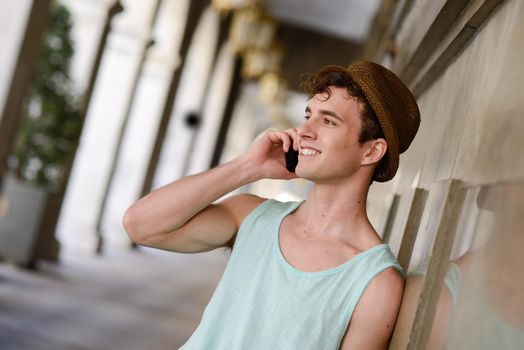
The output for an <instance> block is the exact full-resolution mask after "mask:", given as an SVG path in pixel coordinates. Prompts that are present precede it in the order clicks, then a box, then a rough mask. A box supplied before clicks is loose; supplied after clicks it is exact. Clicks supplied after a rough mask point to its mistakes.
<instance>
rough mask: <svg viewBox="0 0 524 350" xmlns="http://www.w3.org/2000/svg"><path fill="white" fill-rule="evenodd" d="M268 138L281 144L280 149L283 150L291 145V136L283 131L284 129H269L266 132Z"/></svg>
mask: <svg viewBox="0 0 524 350" xmlns="http://www.w3.org/2000/svg"><path fill="white" fill-rule="evenodd" d="M268 137H269V140H270V141H271V143H273V144H279V143H281V144H282V149H283V150H284V152H287V151H288V150H289V147H290V146H291V138H290V136H289V135H288V134H287V133H286V132H284V131H270V132H269V133H268Z"/></svg>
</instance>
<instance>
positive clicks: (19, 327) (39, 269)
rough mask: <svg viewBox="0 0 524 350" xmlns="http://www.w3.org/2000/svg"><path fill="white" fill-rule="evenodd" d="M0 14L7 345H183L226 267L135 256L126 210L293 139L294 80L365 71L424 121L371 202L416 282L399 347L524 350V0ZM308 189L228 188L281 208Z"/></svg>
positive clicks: (3, 341) (75, 5)
mask: <svg viewBox="0 0 524 350" xmlns="http://www.w3.org/2000/svg"><path fill="white" fill-rule="evenodd" d="M0 10H1V11H0V43H1V44H0V45H1V46H0V67H2V68H1V74H0V113H1V114H0V195H1V196H0V259H1V260H0V349H17V350H18V349H145V348H148V349H168V348H169V349H172V348H178V347H179V346H181V345H182V344H183V343H184V342H185V340H186V339H187V338H188V337H189V336H190V335H191V333H192V331H193V330H194V329H195V328H196V326H197V324H198V322H199V320H200V317H201V314H202V311H203V309H204V307H205V305H206V304H207V302H208V300H209V298H210V297H211V295H212V292H213V290H214V288H215V286H216V284H217V282H218V280H219V279H220V276H221V274H222V271H223V269H224V266H225V265H226V263H227V259H228V254H227V253H226V252H225V251H222V250H217V251H213V252H210V253H205V254H196V255H183V254H174V253H167V252H161V251H157V250H151V249H144V248H140V247H136V246H134V245H133V244H132V243H131V242H130V241H129V239H128V237H127V235H126V233H125V231H124V229H123V227H122V216H123V214H124V212H125V210H126V209H127V208H128V207H129V206H130V205H131V204H132V203H133V202H134V201H136V200H137V199H138V198H140V197H142V196H143V195H145V194H147V193H149V192H150V191H152V190H154V189H156V188H158V187H160V186H163V185H165V184H167V183H169V182H171V181H174V180H176V179H178V178H181V177H183V176H186V175H190V174H194V173H197V172H201V171H204V170H207V169H209V168H211V167H214V166H216V165H218V164H220V163H223V162H226V161H228V160H230V159H232V158H234V157H235V156H237V155H239V154H241V153H243V152H244V151H246V150H247V149H248V147H249V146H250V145H251V143H252V142H253V140H254V139H255V138H256V137H257V136H258V135H259V134H260V133H261V132H263V131H264V130H266V129H268V128H279V129H283V128H288V127H291V126H296V125H298V124H300V123H301V122H302V121H303V113H304V108H305V106H306V104H307V96H306V95H305V94H303V93H302V92H301V91H300V88H299V84H300V82H301V81H302V80H303V79H304V77H306V76H307V74H308V73H314V72H316V71H317V70H318V69H319V68H320V67H322V66H323V65H326V64H339V65H344V66H348V65H350V64H351V63H352V62H354V61H356V60H359V59H367V60H372V61H376V62H378V63H381V64H383V65H384V66H386V67H388V68H389V69H391V70H392V71H394V72H395V73H396V74H397V75H398V76H399V77H401V79H402V80H403V81H404V82H405V83H406V84H407V85H408V86H409V87H410V89H411V90H412V91H413V93H414V94H415V96H416V98H417V100H418V103H419V107H420V110H421V118H422V122H421V125H420V129H419V132H418V134H417V136H416V138H415V140H414V141H413V143H412V145H411V147H410V148H409V150H408V151H406V152H405V153H404V154H403V155H402V156H401V160H400V168H399V171H398V173H397V175H396V177H395V178H394V179H393V180H391V181H389V182H387V183H381V184H379V183H375V184H373V185H372V186H371V188H370V193H369V198H368V208H367V209H368V215H369V217H370V220H371V221H372V224H373V225H374V227H375V228H376V230H377V232H379V234H380V235H381V237H382V238H383V240H384V241H385V242H387V243H389V244H390V246H391V248H392V250H393V252H394V253H395V254H396V255H397V257H398V259H399V261H400V263H401V264H402V266H403V267H404V268H405V270H406V271H407V272H409V276H408V283H407V286H406V294H405V298H404V301H403V306H402V310H401V315H400V316H399V322H398V323H397V328H396V329H395V333H394V336H393V339H392V345H391V348H393V349H405V348H409V349H423V348H426V347H427V348H442V347H446V346H447V347H448V348H450V349H452V348H468V349H469V348H472V349H473V348H475V349H478V348H486V349H488V348H493V347H492V346H493V345H492V343H490V341H491V340H495V339H501V338H500V334H504V335H505V336H504V337H503V338H504V339H507V341H505V342H502V343H501V342H499V343H497V344H498V345H497V346H498V348H503V349H516V348H522V347H524V316H522V315H524V297H522V295H524V277H522V276H523V275H522V272H521V271H523V270H524V260H523V259H522V258H520V256H521V254H520V251H521V250H522V249H524V246H523V243H524V242H523V240H522V237H523V232H522V227H523V226H524V225H523V223H522V218H523V217H524V212H523V206H522V203H523V202H522V198H523V197H522V196H521V195H519V194H522V193H524V192H523V190H522V189H523V188H524V157H523V156H522V151H523V150H524V138H522V135H523V134H524V113H523V112H524V103H523V102H522V91H523V89H524V69H523V68H522V62H523V61H524V45H523V44H522V43H523V42H524V23H523V22H522V21H521V19H522V18H524V4H523V2H522V1H521V0H505V1H504V0H438V1H430V0H323V1H313V0H278V1H277V0H265V1H264V0H213V1H209V0H208V1H204V0H18V1H9V0H0ZM310 187H311V184H310V183H308V182H307V181H304V180H300V179H296V180H292V181H274V180H271V181H270V180H264V181H259V182H257V183H253V184H250V185H248V186H245V187H244V188H241V189H239V191H244V192H245V191H248V192H252V193H256V194H258V195H261V196H265V197H276V198H278V199H280V200H284V201H286V200H297V199H305V198H307V194H308V191H309V189H310ZM486 261H489V262H490V263H489V264H487V263H485V262H486ZM502 272H504V273H502ZM457 275H460V276H462V278H461V279H460V278H459V279H457V278H455V279H453V276H457ZM452 281H454V283H452ZM494 285H495V286H497V287H496V288H493V286H494ZM459 296H460V297H459ZM473 301H474V302H473ZM479 305H481V306H482V307H479ZM479 310H489V312H482V313H480V312H479ZM484 319H485V320H486V321H485V322H478V320H484ZM493 320H496V322H495V321H493ZM478 324H482V327H484V328H480V329H479V328H478ZM450 325H453V326H450ZM450 327H453V329H454V331H453V332H449V331H448V330H449V329H450ZM486 329H487V330H488V331H486ZM494 329H495V330H494ZM467 333H473V334H481V335H482V336H483V337H485V339H486V340H485V341H479V338H478V336H477V337H476V342H468V340H469V339H470V338H471V337H465V336H464V334H467ZM482 339H484V338H482ZM501 344H502V345H501Z"/></svg>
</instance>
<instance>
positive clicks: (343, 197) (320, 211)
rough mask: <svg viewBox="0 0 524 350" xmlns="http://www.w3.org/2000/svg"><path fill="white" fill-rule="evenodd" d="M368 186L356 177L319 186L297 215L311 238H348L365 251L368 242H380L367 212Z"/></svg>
mask: <svg viewBox="0 0 524 350" xmlns="http://www.w3.org/2000/svg"><path fill="white" fill-rule="evenodd" d="M368 184H369V183H368V182H366V180H365V181H359V180H358V179H355V178H349V179H345V180H343V181H340V182H337V183H315V186H314V187H313V188H312V190H311V192H310V194H309V196H308V199H307V201H306V202H305V203H304V204H303V205H302V206H301V208H300V211H299V212H297V214H299V215H300V217H301V219H302V220H301V221H302V222H303V224H304V227H305V228H306V229H307V231H308V232H309V235H310V236H324V237H326V238H328V237H329V238H335V239H344V240H346V241H350V242H351V241H352V242H353V243H355V245H356V246H362V248H363V249H367V248H369V244H368V243H369V242H370V241H373V240H375V241H376V237H377V236H376V233H375V231H374V229H373V227H372V226H371V224H370V223H369V220H368V217H367V213H366V197H367V193H368V189H369V186H368ZM370 236H372V237H370ZM370 238H371V240H370ZM375 241H374V243H375Z"/></svg>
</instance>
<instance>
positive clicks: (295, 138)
mask: <svg viewBox="0 0 524 350" xmlns="http://www.w3.org/2000/svg"><path fill="white" fill-rule="evenodd" d="M291 135H292V139H293V148H294V149H295V151H298V146H299V141H300V136H299V135H298V130H297V128H292V129H291Z"/></svg>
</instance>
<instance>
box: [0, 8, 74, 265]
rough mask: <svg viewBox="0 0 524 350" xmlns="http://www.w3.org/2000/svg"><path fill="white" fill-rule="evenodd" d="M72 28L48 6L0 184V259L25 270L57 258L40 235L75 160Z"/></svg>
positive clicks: (50, 240) (65, 15) (50, 241)
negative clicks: (0, 209)
mask: <svg viewBox="0 0 524 350" xmlns="http://www.w3.org/2000/svg"><path fill="white" fill-rule="evenodd" d="M71 26H72V23H71V16H70V13H69V11H68V9H67V8H66V7H64V6H63V5H61V4H59V3H58V2H57V1H53V2H51V5H50V6H49V25H48V30H47V32H46V34H45V36H44V40H43V44H42V48H41V52H40V56H39V60H38V63H37V67H36V74H35V77H34V79H33V81H32V83H31V86H30V89H29V93H28V96H27V97H26V102H25V108H24V116H23V118H22V121H21V123H20V126H19V128H18V132H17V136H16V141H15V146H14V152H13V154H12V155H11V157H10V158H9V161H8V168H9V174H8V176H7V178H6V182H5V184H4V196H5V197H6V198H7V200H5V199H4V202H7V205H4V207H6V208H5V209H4V211H5V213H4V214H3V216H2V215H0V216H1V217H0V257H3V258H6V259H9V260H13V261H15V262H16V263H19V264H21V265H26V266H33V265H34V264H35V262H36V260H37V259H40V258H50V259H53V260H54V259H56V258H57V255H58V242H57V241H56V240H55V239H54V232H52V233H51V235H50V234H49V233H45V232H42V230H43V227H45V226H46V225H45V219H46V217H45V216H46V213H45V212H46V207H47V206H48V204H49V203H48V202H49V201H50V200H53V199H52V197H53V194H54V193H56V192H57V191H59V190H60V189H61V186H63V185H64V183H65V181H66V176H67V164H68V163H69V162H70V161H71V159H72V157H73V156H74V153H75V151H76V148H77V144H78V139H79V136H80V131H81V127H82V118H81V113H80V108H79V104H78V102H77V101H76V99H75V97H74V95H73V94H72V83H71V78H70V76H69V67H70V61H71V57H72V56H73V52H74V50H73V43H72V40H71V37H70V30H71ZM53 231H54V229H53ZM42 247H46V248H45V249H42ZM50 247H52V248H50Z"/></svg>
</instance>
